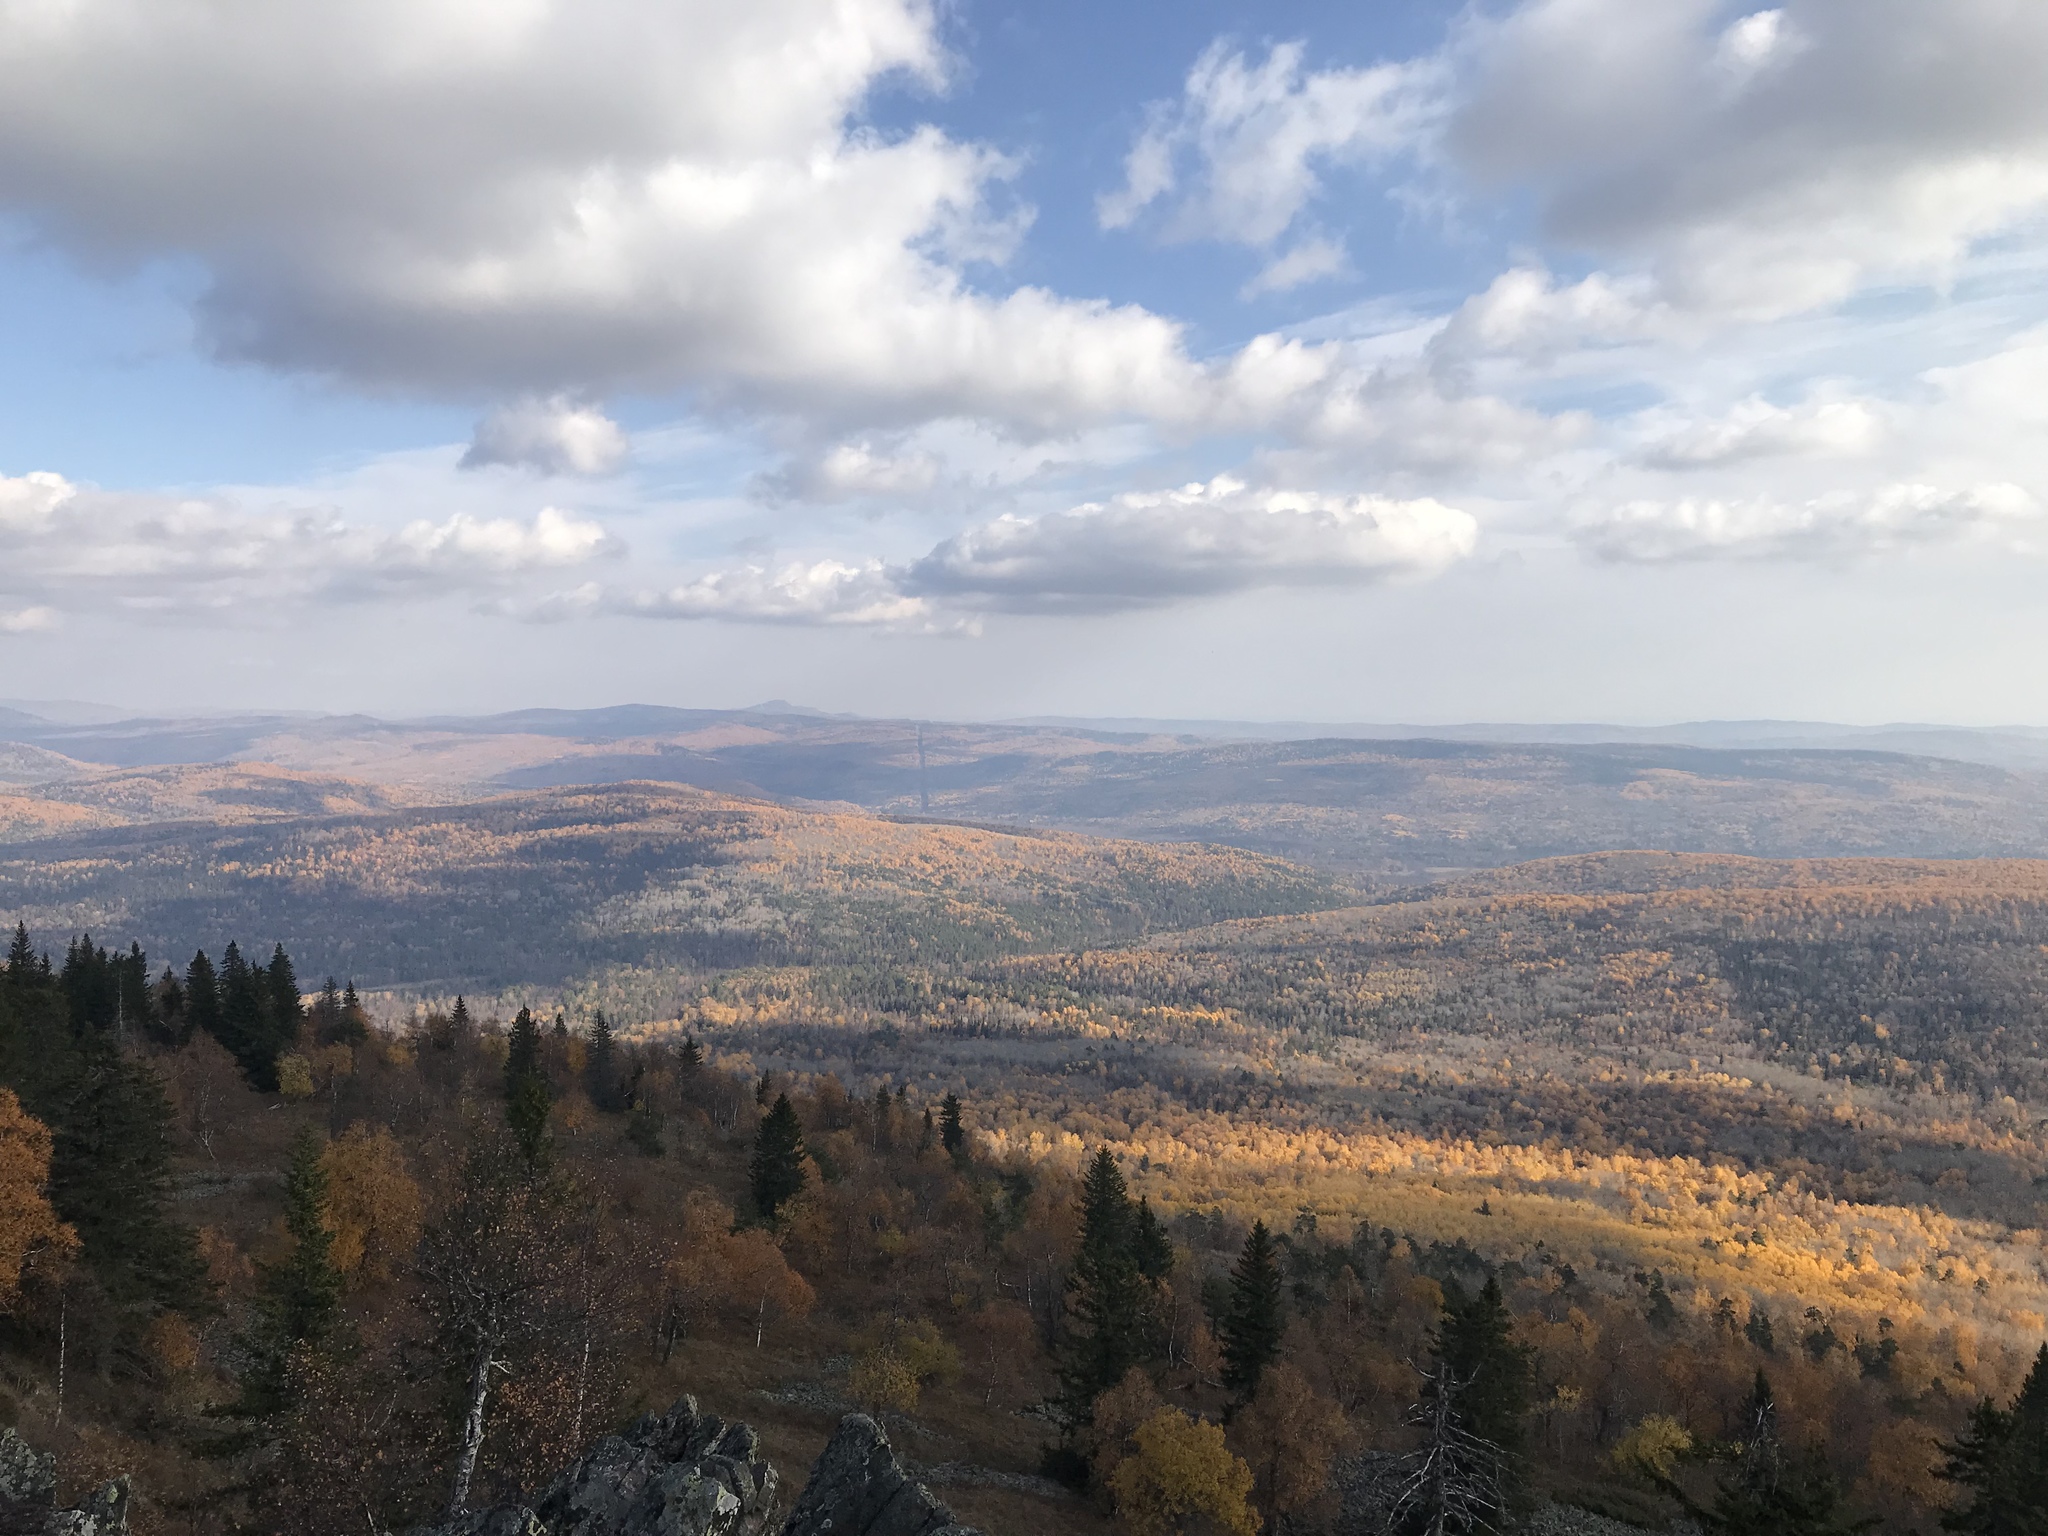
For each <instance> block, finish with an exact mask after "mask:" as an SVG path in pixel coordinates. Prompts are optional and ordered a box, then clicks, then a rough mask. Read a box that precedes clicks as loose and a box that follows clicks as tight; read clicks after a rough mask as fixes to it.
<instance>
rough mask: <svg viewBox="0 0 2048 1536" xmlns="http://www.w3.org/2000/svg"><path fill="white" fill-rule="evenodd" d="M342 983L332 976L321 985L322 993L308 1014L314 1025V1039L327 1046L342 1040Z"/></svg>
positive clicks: (320, 992)
mask: <svg viewBox="0 0 2048 1536" xmlns="http://www.w3.org/2000/svg"><path fill="white" fill-rule="evenodd" d="M341 1016H342V1001H341V983H340V982H338V981H336V980H335V979H334V978H333V977H332V976H330V977H328V978H327V980H325V981H324V982H322V983H321V984H320V991H319V993H318V994H317V995H316V996H315V997H314V999H313V1007H312V1009H311V1011H310V1013H309V1014H308V1017H309V1018H310V1019H311V1020H312V1024H313V1038H314V1039H315V1040H317V1041H319V1042H320V1044H322V1045H327V1044H329V1043H331V1042H333V1041H335V1040H338V1039H339V1038H341Z"/></svg>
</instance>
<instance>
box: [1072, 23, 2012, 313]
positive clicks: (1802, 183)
mask: <svg viewBox="0 0 2048 1536" xmlns="http://www.w3.org/2000/svg"><path fill="white" fill-rule="evenodd" d="M2044 72H2048V9H2043V8H2042V7H2039V6H2016V5H2014V4H2012V3H2011V0H1955V3H1953V4H1944V5H1939V6H1930V5H1927V4H1925V3H1923V0H1786V3H1785V4H1783V5H1780V6H1776V7H1771V8H1767V9H1758V10H1755V11H1752V12H1749V13H1746V14H1744V13H1736V14H1733V15H1731V14H1730V9H1729V7H1728V6H1727V5H1726V4H1725V3H1723V0H1670V3H1664V4H1656V5H1643V4H1640V3H1638V0H1522V3H1520V4H1516V5H1512V6H1509V7H1506V8H1504V9H1501V10H1499V11H1489V10H1481V9H1474V10H1473V11H1471V12H1470V13H1468V15H1467V16H1466V17H1465V18H1464V19H1463V20H1462V21H1461V22H1460V23H1459V24H1458V26H1457V27H1456V28H1454V30H1453V33H1452V35H1451V37H1450V39H1449V40H1448V41H1447V42H1446V43H1445V45H1444V46H1443V47H1442V48H1441V49H1439V50H1437V51H1435V52H1434V53H1431V54H1428V55H1425V56H1422V57H1420V58H1416V59H1412V60H1407V61H1402V62H1398V63H1385V64H1378V65H1374V66H1371V67H1368V68H1342V67H1340V68H1331V69H1326V70H1310V69H1306V68H1305V67H1304V65H1303V54H1302V49H1301V47H1300V45H1299V44H1292V43H1290V44H1283V45H1281V46H1279V47H1276V48H1274V49H1272V50H1271V51H1270V52H1269V53H1268V54H1267V56H1266V57H1265V59H1264V60H1263V61H1254V60H1251V59H1248V58H1247V57H1246V56H1245V55H1244V54H1243V53H1242V52H1241V51H1240V50H1237V49H1235V48H1233V47H1231V46H1229V45H1228V44H1226V43H1222V42H1219V43H1217V44H1215V45H1213V46H1212V47H1210V48H1209V49H1208V51H1207V52H1205V53H1204V54H1203V55H1202V56H1201V57H1200V59H1199V60H1198V61H1197V62H1196V64H1195V66H1194V68H1193V69H1192V70H1191V71H1190V73H1189V75H1188V78H1187V82H1186V86H1185V89H1184V91H1183V93H1182V96H1181V98H1180V99H1179V100H1178V101H1175V102H1171V103H1162V104H1159V105H1156V106H1155V107H1154V108H1153V109H1152V111H1151V113H1150V115H1149V116H1148V118H1147V121H1146V125H1145V127H1144V128H1143V130H1142V131H1141V132H1140V133H1139V135H1138V136H1137V139H1136V141H1135V142H1134V143H1133V145H1132V148H1131V150H1130V153H1129V155H1128V157H1127V160H1126V164H1125V179H1124V185H1123V186H1122V187H1121V188H1119V189H1117V190H1116V191H1114V192H1112V193H1109V194H1107V195H1105V196H1104V197H1102V198H1101V199H1099V201H1098V205H1097V207H1098V217H1099V219H1100V221H1101V222H1102V223H1103V225H1104V226H1105V227H1110V228H1120V227H1124V226H1126V225H1129V224H1132V223H1133V222H1135V221H1136V220H1137V219H1138V218H1139V217H1140V216H1141V215H1143V214H1144V213H1145V212H1146V211H1147V210H1149V209H1153V208H1155V207H1159V208H1163V209H1164V210H1165V214H1164V217H1163V219H1162V221H1161V229H1162V231H1163V233H1164V234H1165V235H1166V236H1167V237H1169V238H1175V239H1197V238H1199V239H1208V240H1217V241H1223V242H1230V243H1237V244H1243V245H1249V246H1254V247H1258V248H1262V249H1276V248H1278V246H1279V245H1280V244H1281V243H1282V242H1283V240H1286V239H1287V238H1288V237H1289V236H1290V235H1291V236H1293V237H1294V239H1293V242H1292V250H1291V251H1290V253H1289V254H1290V255H1292V251H1293V250H1298V251H1300V252H1302V253H1304V254H1303V256H1302V258H1301V259H1302V260H1304V261H1306V260H1308V259H1309V258H1308V254H1307V253H1310V252H1313V251H1315V250H1317V249H1318V247H1317V245H1316V242H1318V241H1325V240H1328V239H1329V238H1330V237H1329V236H1327V235H1324V234H1319V233H1317V232H1316V231H1315V229H1314V227H1313V224H1314V220H1315V219H1316V217H1317V210H1318V208H1319V207H1320V206H1322V205H1324V204H1325V203H1328V202H1329V201H1330V200H1329V199H1327V198H1326V197H1325V192H1326V188H1325V185H1324V183H1325V180H1326V172H1327V170H1328V168H1330V167H1331V166H1334V165H1338V164H1343V163H1351V164H1380V165H1385V164H1387V163H1389V162H1391V161H1393V160H1394V159H1396V158H1397V157H1398V158H1400V159H1401V160H1402V161H1403V162H1404V163H1405V164H1407V165H1408V166H1409V167H1410V168H1411V169H1410V175H1409V182H1408V184H1407V185H1406V186H1405V187H1403V188H1401V189H1400V190H1401V191H1402V192H1403V194H1404V195H1406V196H1408V197H1410V198H1411V199H1416V200H1419V201H1421V202H1424V203H1429V204H1445V203H1448V204H1451V205H1458V204H1460V203H1463V204H1468V205H1469V204H1470V203H1472V202H1474V201H1477V200H1481V199H1486V200H1495V199H1498V198H1499V197H1500V196H1501V195H1502V194H1506V195H1509V196H1514V197H1523V196H1526V197H1529V198H1530V199H1531V200H1532V201H1533V203H1534V206H1535V208H1536V211H1537V213H1538V216H1539V218H1540V220H1541V224H1542V227H1543V230H1544V233H1545V234H1546V235H1547V236H1548V237H1549V238H1550V239H1551V240H1553V241H1558V242H1562V243H1563V244H1564V245H1566V246H1570V247H1573V248H1576V249H1577V250H1579V251H1582V252H1586V253H1590V254H1591V255H1593V256H1594V257H1595V258H1597V259H1600V260H1602V261H1605V262H1608V263H1611V264H1618V265H1620V266H1622V267H1625V268H1628V269H1629V270H1630V273H1631V275H1630V276H1629V277H1624V278H1621V279H1614V278H1609V277H1606V276H1601V275H1596V276H1595V277H1594V278H1593V279H1592V280H1591V281H1592V283H1593V284H1594V287H1593V288H1591V289H1588V288H1586V287H1585V286H1584V285H1578V286H1576V287H1574V286H1572V285H1565V286H1562V287H1560V286H1558V285H1555V284H1553V283H1550V282H1549V281H1548V279H1547V276H1546V275H1542V274H1532V273H1528V272H1522V273H1511V274H1509V275H1508V277H1506V278H1504V279H1503V283H1504V284H1505V285H1506V286H1505V287H1501V288H1499V290H1498V291H1496V292H1493V293H1491V294H1490V295H1488V296H1487V302H1486V304H1485V305H1483V306H1482V308H1487V309H1490V310H1491V311H1492V313H1491V314H1490V315H1474V316H1470V317H1468V319H1469V322H1470V323H1468V324H1467V325H1466V326H1464V327H1463V328H1462V339H1464V340H1467V341H1476V340H1480V339H1483V338H1484V337H1486V336H1487V335H1489V334H1495V335H1504V336H1505V339H1507V340H1509V341H1510V342H1514V341H1517V340H1524V341H1525V340H1527V339H1528V338H1530V337H1532V336H1541V335H1543V334H1545V333H1546V332H1554V331H1557V330H1559V329H1560V328H1562V327H1566V326H1568V325H1569V324H1571V323H1572V322H1574V321H1577V322H1579V323H1583V324H1585V325H1586V326H1588V327H1589V328H1591V330H1592V332H1593V334H1594V338H1595V339H1596V340H1597V339H1600V336H1601V334H1602V333H1603V332H1605V333H1611V332H1612V331H1613V330H1615V329H1616V328H1617V327H1619V328H1621V329H1623V330H1628V331H1635V330H1639V329H1641V328H1642V326H1643V325H1645V324H1646V323H1651V322H1654V321H1655V320H1656V316H1655V314H1654V310H1655V309H1656V307H1657V306H1659V305H1662V306H1668V307H1669V308H1672V309H1675V310H1678V311H1682V312H1685V313H1686V314H1688V315H1691V316H1694V317H1703V318H1706V319H1709V320H1711V321H1713V322H1716V323H1724V322H1726V321H1728V320H1730V319H1737V318H1750V319H1769V318H1773V317H1777V316H1782V315H1787V314H1792V313H1796V312H1799V311H1802V310H1806V309H1810V308H1813V307H1816V306H1822V305H1827V304H1832V303H1835V302H1837V301H1839V300H1841V299H1844V298H1847V297H1849V296H1850V295H1852V294H1854V293H1856V292H1858V291H1860V290H1861V289H1863V288H1865V287H1867V286H1869V285H1871V284H1873V283H1883V282H1894V281H1914V282H1920V281H1941V280H1943V279H1944V278H1945V277H1946V276H1947V275H1948V274H1949V273H1951V272H1952V271H1954V269H1955V268H1956V266H1957V264H1958V263H1959V262H1960V261H1961V260H1962V259H1963V258H1964V257H1965V256H1966V255H1967V254H1968V253H1969V251H1970V250H1971V249H1972V247H1973V246H1974V245H1975V244H1976V243H1977V242H1979V241H1981V240H1982V239H1984V238H1985V237H1987V236H1990V235H1994V234H1998V233H2001V232H2004V231H2007V230H2010V229H2012V228H2014V227H2015V226H2016V225H2017V224H2019V223H2020V222H2021V221H2023V220H2026V219H2028V218H2031V217H2033V216H2034V215H2036V214H2038V213H2040V212H2041V211H2042V210H2043V209H2044V208H2048V96H2044V95H2043V93H2042V92H2041V91H2040V90H2039V89H2038V88H2037V82H2038V81H2039V80H2040V79H2041V78H2042V76H2043V74H2044ZM1331 211H1332V212H1333V213H1334V212H1336V211H1337V210H1335V209H1332V210H1331ZM1285 260H1286V258H1282V259H1281V261H1280V262H1278V263H1276V264H1275V265H1273V266H1271V267H1269V268H1268V272H1269V273H1270V274H1272V275H1273V276H1274V277H1278V276H1281V275H1284V274H1285V272H1286V270H1287V269H1286V267H1285V265H1284V263H1285ZM1274 286H1277V284H1276V283H1275V282H1273V281H1271V280H1270V279H1264V280H1255V281H1254V283H1253V284H1252V285H1250V288H1249V289H1248V292H1255V291H1263V290H1264V289H1265V288H1271V287H1274ZM1603 289H1604V291H1602V290H1603ZM1516 313H1519V315H1520V317H1521V320H1522V323H1521V324H1520V325H1519V326H1517V325H1509V326H1507V327H1506V329H1505V331H1504V332H1503V331H1502V329H1501V325H1500V322H1502V321H1504V320H1511V319H1513V318H1514V316H1515V314H1516ZM1667 319H1668V317H1667ZM1488 322H1491V323H1492V329H1491V331H1489V324H1488Z"/></svg>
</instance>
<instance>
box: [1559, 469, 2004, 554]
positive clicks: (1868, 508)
mask: <svg viewBox="0 0 2048 1536" xmlns="http://www.w3.org/2000/svg"><path fill="white" fill-rule="evenodd" d="M2040 523H2041V507H2040V504H2039V503H2038V502H2036V501H2035V499H2034V498H2033V497H2032V496H2031V495H2029V494H2028V493H2027V492H2026V491H2025V490H2023V489H2022V488H2020V487H2019V486H2016V485H2006V484H1991V485H1979V486H1974V487H1971V488H1969V489H1967V490H1961V491H1957V490H1944V489H1941V488H1939V487H1936V486H1931V485H1915V484H1901V485H1890V486H1885V487H1883V488H1882V489H1880V490H1877V491H1875V492H1873V493H1851V492H1835V493H1831V494H1829V495H1826V496H1820V497H1815V498H1812V499H1809V500H1805V501H1798V502H1784V501H1777V500H1773V499H1771V498H1769V497H1753V498H1749V499H1746V500H1735V499H1727V500H1723V499H1716V498H1707V497H1699V498H1693V497H1688V498H1682V499H1679V500H1674V501H1649V500H1643V501H1630V502H1624V503H1622V504H1621V505H1618V506H1613V507H1607V508H1602V509H1599V510H1597V511H1594V512H1591V513H1588V514H1586V515H1584V516H1582V517H1581V518H1580V519H1579V520H1578V522H1577V525H1576V527H1575V529H1574V537H1575V538H1576V539H1577V540H1578V541H1579V543H1580V544H1581V545H1583V546H1584V547H1585V548H1586V549H1587V550H1589V551H1590V552H1591V553H1593V554H1595V555H1597V556H1599V557H1600V558H1602V559H1605V560H1614V561H1640V562H1662V561H1678V560H1714V559H1782V558H1792V559H1809V560H1828V561H1839V560H1844V559H1849V558H1853V557H1855V556H1858V555H1863V554H1869V553H1872V552H1874V551H1878V550H1884V549H1896V548H1899V547H1902V546H1910V545H1920V544H1936V543H1946V542H1952V541H1957V540H1962V539H1967V538H1972V537H1977V538H1985V537H1989V538H1994V539H2000V538H2002V539H2004V540H2006V541H2008V542H2013V541H2022V540H2025V539H2027V537H2028V536H2029V535H2032V534H2037V533H2038V531H2039V528H2040Z"/></svg>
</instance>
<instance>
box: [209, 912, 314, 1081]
mask: <svg viewBox="0 0 2048 1536" xmlns="http://www.w3.org/2000/svg"><path fill="white" fill-rule="evenodd" d="M274 1020H275V1010H274V1009H273V1007H272V997H271V978H270V975H269V973H268V972H267V971H260V970H257V969H255V968H254V967H253V966H251V965H250V964H249V962H248V961H247V960H245V959H243V958H242V951H241V947H240V946H239V945H238V944H236V943H235V942H234V941H233V940H232V939H230V940H229V941H228V946H227V948H226V949H225V950H224V951H222V953H221V957H220V1016H219V1025H218V1027H217V1029H216V1030H215V1034H216V1037H217V1038H218V1039H219V1040H220V1043H221V1044H222V1045H224V1046H226V1047H227V1049H228V1051H229V1053H230V1054H231V1055H232V1056H233V1057H234V1058H235V1061H236V1062H237V1063H238V1064H239V1065H240V1066H241V1069H242V1075H243V1076H244V1077H245V1078H247V1079H248V1080H249V1084H250V1086H251V1087H253V1088H256V1089H258V1090H260V1091H262V1092H264V1093H275V1092H276V1091H277V1057H278V1045H277V1038H276V1024H275V1022H274ZM294 1027H296V1026H294Z"/></svg>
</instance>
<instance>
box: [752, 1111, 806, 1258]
mask: <svg viewBox="0 0 2048 1536" xmlns="http://www.w3.org/2000/svg"><path fill="white" fill-rule="evenodd" d="M747 1176H748V1179H749V1181H750V1182H751V1184H752V1186H753V1192H754V1209H755V1210H756V1211H758V1212H759V1213H760V1216H761V1219H762V1220H763V1221H765V1222H768V1223H770V1224H771V1225H772V1224H773V1223H775V1222H776V1221H779V1220H780V1219H781V1217H782V1208H783V1207H784V1206H786V1205H787V1204H789V1202H790V1201H792V1200H794V1199H795V1198H796V1197H797V1196H798V1195H800V1194H802V1193H803V1190H804V1183H805V1180H806V1178H807V1177H808V1176H807V1175H806V1173H805V1171H804V1128H803V1124H802V1122H801V1121H799V1120H798V1119H797V1117H796V1109H795V1107H794V1106H793V1105H791V1103H790V1102H789V1095H788V1094H786V1093H778V1094H777V1095H776V1096H775V1104H774V1107H773V1108H771V1109H770V1110H769V1111H768V1113H767V1114H765V1115H763V1116H762V1117H761V1126H760V1129H759V1130H758V1131H757V1132H756V1133H755V1135H754V1155H753V1158H752V1159H751V1160H750V1161H749V1162H748V1164H747Z"/></svg>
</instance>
